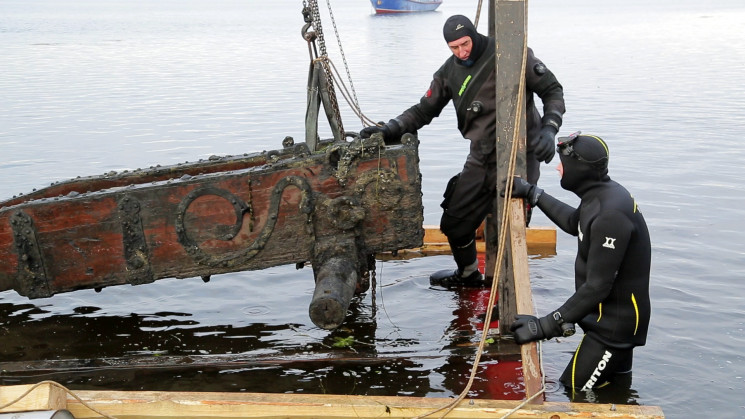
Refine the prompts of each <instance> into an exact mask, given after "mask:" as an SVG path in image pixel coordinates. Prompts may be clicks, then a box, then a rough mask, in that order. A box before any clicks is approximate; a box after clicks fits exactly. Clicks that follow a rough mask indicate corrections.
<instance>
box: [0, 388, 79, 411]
mask: <svg viewBox="0 0 745 419" xmlns="http://www.w3.org/2000/svg"><path fill="white" fill-rule="evenodd" d="M34 386H36V388H33V387H34ZM32 388H33V390H31V392H30V393H28V395H26V396H25V397H23V398H22V399H20V400H18V401H17V402H15V403H13V404H12V405H10V406H8V407H6V408H3V409H0V412H3V413H6V412H27V411H32V410H58V409H64V408H65V406H66V405H67V394H66V392H65V390H63V389H61V388H60V387H57V386H53V385H51V384H48V383H44V384H39V385H32V384H28V385H18V386H0V406H5V405H6V404H8V403H10V402H12V401H14V400H16V399H18V398H19V397H21V396H22V395H23V394H24V393H26V392H27V391H29V390H30V389H32Z"/></svg>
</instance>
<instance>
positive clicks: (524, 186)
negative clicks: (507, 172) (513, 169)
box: [501, 176, 543, 206]
mask: <svg viewBox="0 0 745 419" xmlns="http://www.w3.org/2000/svg"><path fill="white" fill-rule="evenodd" d="M542 193H543V189H541V188H539V187H538V186H537V185H533V184H532V183H528V181H527V180H525V179H523V178H521V177H518V176H514V177H513V178H512V197H513V198H525V200H526V201H528V204H530V205H531V206H535V205H536V204H537V203H538V198H540V197H541V194H542ZM501 195H502V196H504V191H502V193H501Z"/></svg>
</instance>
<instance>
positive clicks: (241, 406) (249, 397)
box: [0, 384, 664, 419]
mask: <svg viewBox="0 0 745 419" xmlns="http://www.w3.org/2000/svg"><path fill="white" fill-rule="evenodd" d="M44 386H46V387H47V388H48V386H49V384H45V385H44ZM28 387H30V386H12V387H3V388H2V391H0V395H4V394H5V392H6V391H8V392H12V393H13V394H20V393H22V392H23V391H25V389H27V388H28ZM49 391H51V389H49ZM55 392H57V391H56V390H55ZM74 394H75V395H77V396H78V397H80V399H81V400H82V402H81V401H79V400H77V399H74V398H73V397H72V396H68V398H67V400H66V408H67V409H68V410H69V411H70V412H71V413H72V414H73V415H74V416H75V418H77V419H86V418H100V417H101V415H99V414H98V413H95V412H93V411H92V410H91V409H89V408H88V407H87V406H86V405H88V406H90V407H93V408H95V409H96V410H99V411H101V412H102V413H105V414H107V415H109V416H113V417H116V418H118V419H133V418H140V419H150V418H153V419H155V418H158V419H169V418H180V419H186V418H195V419H196V418H223V419H228V418H236V419H237V418H264V419H272V418H284V419H308V418H370V419H372V418H380V417H385V418H393V419H404V418H411V417H414V416H418V415H423V414H425V413H428V412H430V411H432V410H434V409H437V408H439V407H441V406H443V405H444V404H446V403H448V402H449V399H444V398H418V397H401V396H345V395H327V394H266V393H214V392H150V391H75V392H74ZM5 400H8V399H7V398H6V397H2V398H0V402H2V401H5ZM519 403H520V402H518V401H508V400H479V399H469V400H467V401H463V402H461V404H460V405H459V406H458V407H456V408H455V409H454V410H453V411H452V412H450V413H449V414H448V415H447V417H448V418H449V419H466V418H474V419H476V418H495V417H503V416H504V415H505V414H507V413H508V412H510V411H511V410H512V409H514V408H515V407H516V406H517V405H518V404H519ZM16 407H19V406H18V405H16ZM17 411H26V410H17ZM555 417H593V418H615V419H621V418H625V419H661V418H664V414H663V412H662V409H660V408H659V407H656V406H631V405H608V404H584V403H562V402H548V403H544V404H542V405H526V406H524V407H523V408H521V409H518V410H517V411H516V412H514V413H513V414H512V415H510V418H513V419H521V418H531V419H536V418H543V419H550V418H555Z"/></svg>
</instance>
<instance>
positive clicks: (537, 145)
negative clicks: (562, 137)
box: [532, 125, 558, 163]
mask: <svg viewBox="0 0 745 419" xmlns="http://www.w3.org/2000/svg"><path fill="white" fill-rule="evenodd" d="M557 132H558V130H557V129H556V128H555V127H554V126H552V125H544V126H543V128H541V132H540V133H539V134H538V138H536V139H535V140H534V141H533V144H532V148H533V155H534V156H535V158H536V159H537V160H538V161H542V162H546V163H550V162H551V160H552V159H553V158H554V153H555V148H556V133H557Z"/></svg>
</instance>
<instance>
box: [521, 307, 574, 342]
mask: <svg viewBox="0 0 745 419" xmlns="http://www.w3.org/2000/svg"><path fill="white" fill-rule="evenodd" d="M556 313H558V311H557V312H556ZM559 318H561V315H559ZM510 331H511V332H512V333H513V334H514V336H515V342H517V344H518V345H522V344H524V343H530V342H534V341H537V340H543V339H551V338H554V337H556V336H562V335H564V332H563V331H562V329H561V325H560V324H559V322H558V321H556V319H554V318H553V317H552V315H551V314H549V315H548V316H545V317H541V318H540V319H539V318H537V317H536V316H531V315H529V314H518V315H517V316H515V322H514V323H512V325H511V326H510Z"/></svg>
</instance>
